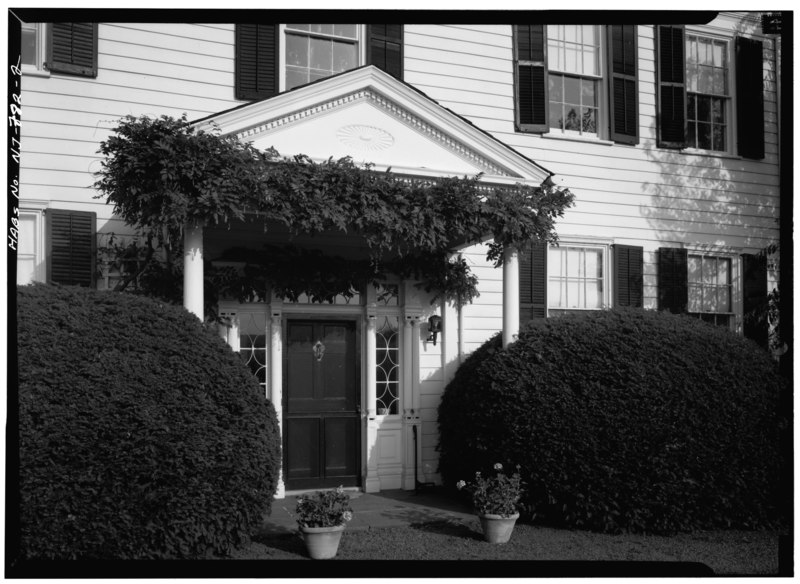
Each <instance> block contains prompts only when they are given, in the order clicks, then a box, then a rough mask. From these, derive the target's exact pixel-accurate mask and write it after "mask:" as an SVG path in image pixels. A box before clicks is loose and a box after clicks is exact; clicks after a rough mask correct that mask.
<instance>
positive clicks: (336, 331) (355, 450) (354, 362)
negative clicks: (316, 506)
mask: <svg viewBox="0 0 800 584" xmlns="http://www.w3.org/2000/svg"><path fill="white" fill-rule="evenodd" d="M355 325H356V323H355V321H344V320H288V321H287V323H286V351H285V353H284V355H285V357H284V359H285V361H284V384H285V385H284V393H283V395H284V404H283V406H284V410H283V420H284V433H283V435H284V439H283V463H284V465H283V468H284V471H285V472H284V480H285V482H286V488H287V489H288V490H298V489H317V488H327V487H336V486H339V485H344V486H346V487H347V486H358V485H359V482H360V468H361V464H360V460H361V457H360V428H361V425H360V421H361V417H360V394H361V390H360V383H359V368H358V359H357V351H356V326H355Z"/></svg>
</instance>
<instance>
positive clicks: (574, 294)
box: [566, 280, 580, 308]
mask: <svg viewBox="0 0 800 584" xmlns="http://www.w3.org/2000/svg"><path fill="white" fill-rule="evenodd" d="M578 294H579V292H578V282H575V281H573V280H570V281H568V282H567V302H566V307H567V308H579V307H580V305H579V304H578Z"/></svg>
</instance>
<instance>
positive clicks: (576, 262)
mask: <svg viewBox="0 0 800 584" xmlns="http://www.w3.org/2000/svg"><path fill="white" fill-rule="evenodd" d="M566 252H567V253H566V256H567V272H566V274H565V275H566V276H567V277H568V278H577V277H578V276H580V275H581V252H580V250H579V249H574V248H569V249H567V250H566Z"/></svg>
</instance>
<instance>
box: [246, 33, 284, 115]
mask: <svg viewBox="0 0 800 584" xmlns="http://www.w3.org/2000/svg"><path fill="white" fill-rule="evenodd" d="M278 87H279V84H278V25H277V24H237V25H236V99H247V100H253V99H264V98H267V97H272V96H273V95H276V94H277V93H278Z"/></svg>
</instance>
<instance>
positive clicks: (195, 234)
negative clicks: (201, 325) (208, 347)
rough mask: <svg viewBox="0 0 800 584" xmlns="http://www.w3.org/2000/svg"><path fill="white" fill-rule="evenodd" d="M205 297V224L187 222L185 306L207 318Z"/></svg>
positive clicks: (184, 232)
mask: <svg viewBox="0 0 800 584" xmlns="http://www.w3.org/2000/svg"><path fill="white" fill-rule="evenodd" d="M204 303H205V301H204V298H203V226H202V225H199V224H197V223H191V224H189V223H187V224H186V225H185V226H184V228H183V306H184V308H186V310H188V311H189V312H191V313H192V314H194V315H195V316H197V318H199V319H200V320H204V319H205V310H204Z"/></svg>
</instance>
